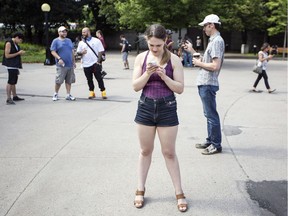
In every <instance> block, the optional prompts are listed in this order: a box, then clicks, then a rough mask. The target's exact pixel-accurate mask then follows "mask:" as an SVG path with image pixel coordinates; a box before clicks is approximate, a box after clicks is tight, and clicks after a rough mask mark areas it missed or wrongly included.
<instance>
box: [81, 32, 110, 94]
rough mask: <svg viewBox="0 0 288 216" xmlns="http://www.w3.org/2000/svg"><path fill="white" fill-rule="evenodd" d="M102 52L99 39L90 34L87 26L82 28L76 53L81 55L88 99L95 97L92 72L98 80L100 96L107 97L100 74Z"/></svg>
mask: <svg viewBox="0 0 288 216" xmlns="http://www.w3.org/2000/svg"><path fill="white" fill-rule="evenodd" d="M103 52H104V47H103V45H102V43H101V41H100V40H99V39H98V38H96V37H92V36H91V32H90V29H89V28H87V27H85V28H83V29H82V41H80V42H79V44H78V47H77V53H78V54H79V55H81V56H82V65H83V69H84V73H85V76H86V78H87V83H88V86H89V91H90V93H89V97H88V99H93V98H95V97H96V96H95V92H94V88H95V86H94V82H93V74H94V76H95V78H96V80H97V82H98V87H99V89H100V91H101V96H102V98H103V99H107V96H106V89H105V86H104V81H103V78H102V74H101V71H102V61H103V59H102V55H103Z"/></svg>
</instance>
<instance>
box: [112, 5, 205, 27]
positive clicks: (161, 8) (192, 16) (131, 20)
mask: <svg viewBox="0 0 288 216" xmlns="http://www.w3.org/2000/svg"><path fill="white" fill-rule="evenodd" d="M205 2H208V1H207V0H202V1H200V0H158V1H155V0H128V1H121V0H120V1H115V8H116V10H117V12H118V13H119V15H120V19H119V24H120V26H122V27H126V28H129V29H137V30H143V29H145V28H146V27H147V26H148V25H150V24H152V23H161V24H162V25H164V26H165V27H166V28H171V29H173V28H183V27H188V26H190V25H193V24H195V23H196V20H197V21H198V19H197V18H198V15H199V13H197V11H202V10H203V9H204V8H205Z"/></svg>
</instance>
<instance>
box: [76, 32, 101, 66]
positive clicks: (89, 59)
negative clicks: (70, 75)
mask: <svg viewBox="0 0 288 216" xmlns="http://www.w3.org/2000/svg"><path fill="white" fill-rule="evenodd" d="M86 42H87V43H88V44H89V45H90V47H91V48H92V49H93V50H94V51H95V52H96V54H97V55H98V53H99V52H104V47H103V45H102V43H101V41H100V40H99V39H98V38H95V37H91V39H90V40H89V41H88V40H86ZM90 47H88V45H87V44H86V43H85V42H84V41H80V42H79V44H78V47H77V52H83V50H84V49H86V50H87V53H86V54H84V55H83V56H82V66H83V67H91V66H92V65H93V64H95V63H96V62H97V60H98V58H97V57H96V55H95V54H94V53H93V51H92V50H91V49H90Z"/></svg>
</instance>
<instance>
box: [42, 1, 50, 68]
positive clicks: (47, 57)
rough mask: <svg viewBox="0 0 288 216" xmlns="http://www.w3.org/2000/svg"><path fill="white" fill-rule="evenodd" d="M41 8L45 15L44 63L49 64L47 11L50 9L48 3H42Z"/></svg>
mask: <svg viewBox="0 0 288 216" xmlns="http://www.w3.org/2000/svg"><path fill="white" fill-rule="evenodd" d="M41 10H42V11H43V12H44V15H45V35H46V59H45V61H44V65H51V53H50V49H49V38H48V13H49V12H50V10H51V8H50V5H49V4H47V3H44V4H42V5H41Z"/></svg>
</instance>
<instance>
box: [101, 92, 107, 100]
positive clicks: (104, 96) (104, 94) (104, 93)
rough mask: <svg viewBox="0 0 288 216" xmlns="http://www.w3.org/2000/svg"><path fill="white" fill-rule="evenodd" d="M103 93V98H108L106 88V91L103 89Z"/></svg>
mask: <svg viewBox="0 0 288 216" xmlns="http://www.w3.org/2000/svg"><path fill="white" fill-rule="evenodd" d="M101 94H102V98H103V99H107V96H106V91H105V90H104V91H102V92H101Z"/></svg>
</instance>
